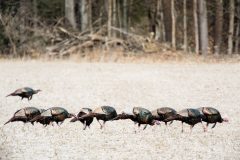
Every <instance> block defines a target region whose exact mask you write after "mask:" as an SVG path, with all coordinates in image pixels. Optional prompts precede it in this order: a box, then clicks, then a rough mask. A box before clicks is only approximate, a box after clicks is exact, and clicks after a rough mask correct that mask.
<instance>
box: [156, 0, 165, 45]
mask: <svg viewBox="0 0 240 160" xmlns="http://www.w3.org/2000/svg"><path fill="white" fill-rule="evenodd" d="M163 18H164V16H163V7H162V0H157V9H156V25H155V27H156V34H155V40H160V41H166V37H165V36H166V33H165V26H164V19H163Z"/></svg>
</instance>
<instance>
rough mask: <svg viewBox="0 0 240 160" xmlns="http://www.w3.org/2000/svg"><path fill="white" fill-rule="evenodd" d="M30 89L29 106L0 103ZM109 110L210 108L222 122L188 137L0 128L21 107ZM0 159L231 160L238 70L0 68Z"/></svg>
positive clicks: (74, 126) (236, 135)
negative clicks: (224, 118)
mask: <svg viewBox="0 0 240 160" xmlns="http://www.w3.org/2000/svg"><path fill="white" fill-rule="evenodd" d="M24 86H31V87H33V88H36V89H38V88H40V89H42V90H43V92H41V93H39V94H37V95H35V96H33V99H32V101H29V102H28V101H27V100H23V101H21V100H20V98H19V97H8V98H5V96H6V95H7V94H8V93H10V92H12V91H14V90H15V89H17V88H20V87H24ZM99 105H112V106H114V107H115V108H116V109H117V111H118V112H121V111H122V110H124V109H125V108H131V107H133V106H144V107H146V108H148V109H150V110H152V109H155V108H157V107H163V106H169V107H173V108H175V109H177V110H180V109H183V108H186V107H200V106H214V107H216V108H218V109H219V110H220V111H221V113H222V114H223V115H224V114H226V115H227V116H228V117H229V119H230V122H229V123H228V124H226V123H225V124H217V126H216V128H214V129H213V131H211V130H210V128H209V132H208V133H203V130H202V127H201V125H200V124H198V125H196V126H195V127H194V128H193V133H192V134H191V135H190V134H189V126H187V125H185V133H181V123H180V122H174V123H173V124H172V125H171V126H170V127H169V130H167V129H165V126H164V125H161V126H154V127H148V128H147V129H146V130H144V131H140V132H139V133H137V134H135V133H134V124H133V122H131V121H117V122H107V123H106V128H105V130H100V129H99V128H100V126H99V124H98V123H97V122H96V121H94V122H93V124H92V126H91V130H89V129H87V130H86V131H83V130H82V124H81V123H70V122H69V120H66V121H65V122H64V123H63V124H62V126H61V127H58V126H56V125H55V126H54V127H52V126H48V127H46V128H44V127H42V126H41V125H40V124H36V125H34V126H32V125H31V124H25V125H23V124H22V123H20V122H19V123H17V122H16V123H10V124H8V125H6V126H4V127H2V125H3V124H4V123H5V122H6V121H7V120H8V119H9V118H10V117H11V116H12V115H13V113H14V112H15V111H16V110H17V109H19V108H22V107H26V106H36V107H43V108H48V107H52V106H62V107H64V108H66V109H68V110H69V112H73V113H77V112H78V111H79V110H80V108H81V107H91V108H94V107H95V106H99ZM0 115H1V116H0V126H1V129H0V159H1V160H8V159H9V160H13V159H36V160H40V159H54V160H55V159H56V160H58V159H74V160H75V159H76V160H78V159H104V160H105V159H185V160H188V159H189V160H192V159H204V160H205V159H216V160H219V159H220V160H222V159H227V160H228V159H239V157H240V116H239V115H240V64H226V63H222V64H177V63H172V64H114V63H108V64H107V63H73V62H45V63H44V62H37V61H36V62H35V61H29V62H20V61H17V62H12V61H11V62H8V61H6V62H4V61H3V62H1V63H0Z"/></svg>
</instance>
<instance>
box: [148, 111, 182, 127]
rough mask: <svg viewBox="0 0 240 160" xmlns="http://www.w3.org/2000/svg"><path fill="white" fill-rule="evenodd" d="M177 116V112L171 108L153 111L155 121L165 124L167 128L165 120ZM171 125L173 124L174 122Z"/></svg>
mask: <svg viewBox="0 0 240 160" xmlns="http://www.w3.org/2000/svg"><path fill="white" fill-rule="evenodd" d="M176 114H177V111H175V110H174V109H173V108H169V107H162V108H158V109H156V110H154V111H152V115H153V119H155V120H158V121H162V122H165V125H166V126H167V122H166V121H165V120H166V119H167V118H169V117H171V116H173V115H176ZM170 123H172V121H171V122H170Z"/></svg>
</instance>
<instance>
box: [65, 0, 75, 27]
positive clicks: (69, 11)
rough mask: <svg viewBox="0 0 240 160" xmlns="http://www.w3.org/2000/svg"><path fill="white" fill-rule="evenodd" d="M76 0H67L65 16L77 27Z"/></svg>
mask: <svg viewBox="0 0 240 160" xmlns="http://www.w3.org/2000/svg"><path fill="white" fill-rule="evenodd" d="M74 7H75V1H74V0H65V17H66V19H67V20H68V22H69V23H70V24H71V26H72V27H73V28H74V29H76V28H77V23H76V18H75V10H74Z"/></svg>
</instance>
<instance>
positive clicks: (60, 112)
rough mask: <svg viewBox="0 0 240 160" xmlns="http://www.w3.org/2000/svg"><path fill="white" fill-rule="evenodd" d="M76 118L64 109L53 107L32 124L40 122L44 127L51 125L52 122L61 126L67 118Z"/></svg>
mask: <svg viewBox="0 0 240 160" xmlns="http://www.w3.org/2000/svg"><path fill="white" fill-rule="evenodd" d="M72 117H76V116H75V115H74V114H71V113H68V111H67V110H66V109H64V108H62V107H52V108H49V109H47V110H46V111H44V112H42V113H41V114H40V115H38V116H36V117H35V118H33V119H32V120H31V121H30V122H35V121H36V122H39V123H41V124H43V125H44V126H47V125H49V124H50V123H51V122H56V123H57V125H58V126H59V124H58V123H59V122H60V124H62V123H63V121H64V120H65V119H67V118H72Z"/></svg>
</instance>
